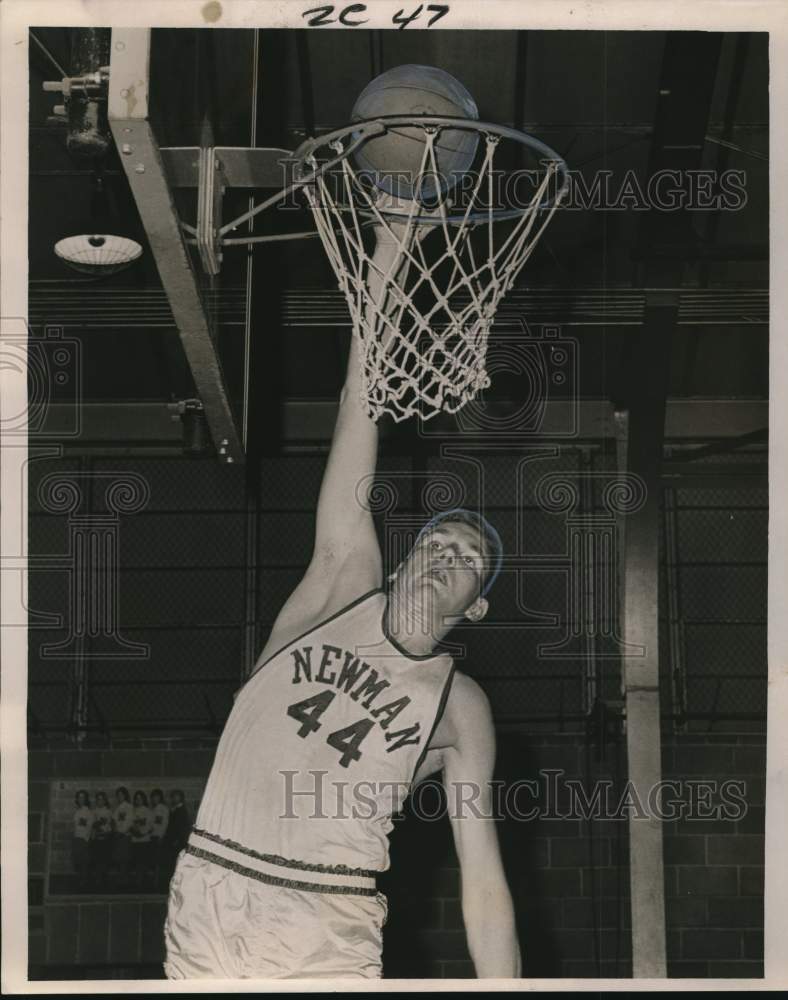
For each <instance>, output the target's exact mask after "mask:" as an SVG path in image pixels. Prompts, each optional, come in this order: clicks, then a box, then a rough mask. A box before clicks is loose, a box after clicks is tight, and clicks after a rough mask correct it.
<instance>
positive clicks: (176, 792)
mask: <svg viewBox="0 0 788 1000" xmlns="http://www.w3.org/2000/svg"><path fill="white" fill-rule="evenodd" d="M173 795H177V796H178V799H179V800H180V803H181V805H183V804H184V802H185V801H186V796H185V795H184V794H183V792H182V791H181V790H180V788H173V790H172V791H171V792H170V798H172V796H173Z"/></svg>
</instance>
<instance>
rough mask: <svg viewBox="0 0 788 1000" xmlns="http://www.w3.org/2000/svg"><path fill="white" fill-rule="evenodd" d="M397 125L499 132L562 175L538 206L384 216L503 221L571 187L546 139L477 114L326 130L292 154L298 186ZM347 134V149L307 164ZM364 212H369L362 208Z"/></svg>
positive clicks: (430, 221)
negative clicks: (317, 153) (314, 164)
mask: <svg viewBox="0 0 788 1000" xmlns="http://www.w3.org/2000/svg"><path fill="white" fill-rule="evenodd" d="M398 126H409V127H411V128H412V127H417V128H425V129H427V128H452V129H459V130H466V131H473V132H478V133H480V134H481V135H482V136H486V135H496V136H498V137H499V138H503V139H512V140H513V141H515V142H519V143H520V145H522V146H526V147H527V148H528V149H529V150H530V151H531V152H533V153H536V154H537V155H538V158H539V159H540V160H541V161H547V162H549V163H554V164H555V165H556V171H557V176H558V177H560V178H561V182H560V185H559V187H558V190H557V191H556V193H555V195H553V196H552V197H551V198H546V199H545V200H544V201H542V202H540V203H539V204H538V205H537V206H534V205H530V204H529V205H525V206H523V207H512V208H502V209H493V210H492V211H484V212H477V213H471V214H469V215H466V214H465V213H464V212H463V213H457V214H446V215H443V216H439V217H435V216H432V215H417V216H411V215H410V214H409V213H403V212H397V211H392V210H391V209H384V208H381V209H379V210H378V211H379V212H380V214H381V216H384V217H387V218H409V219H411V221H413V222H417V223H418V224H419V225H431V226H438V225H442V224H443V223H444V222H445V223H448V224H449V225H461V224H467V223H477V222H487V221H489V220H490V219H492V220H493V221H503V220H505V219H514V218H517V217H518V216H520V215H524V214H525V213H526V212H533V211H538V212H544V211H548V210H550V209H552V208H554V207H555V206H556V205H557V204H558V202H559V201H560V200H561V199H562V198H563V196H564V195H565V194H566V192H567V190H568V187H569V168H568V167H567V165H566V161H565V160H564V159H563V157H562V156H560V155H559V154H558V153H556V151H555V150H554V149H551V148H550V146H548V145H547V144H546V143H544V142H542V141H541V140H539V139H536V138H534V136H532V135H529V134H528V133H527V132H522V131H520V130H519V129H516V128H512V127H510V126H508V125H498V124H496V123H495V122H486V121H479V120H478V119H476V118H453V117H451V116H449V115H380V116H378V117H376V118H367V119H360V120H359V121H357V122H354V123H353V124H351V125H345V126H343V127H342V128H338V129H334V130H333V131H332V132H327V133H326V134H325V135H322V136H319V137H315V138H311V139H305V140H304V142H302V143H301V145H300V146H299V147H298V148H297V149H296V150H295V152H294V153H293V155H292V157H291V162H292V163H293V165H294V173H293V177H294V181H295V186H298V187H302V186H305V185H308V184H310V183H311V182H312V181H313V180H317V178H318V177H320V176H321V175H322V174H324V173H326V172H327V171H328V170H329V169H331V167H333V166H335V165H336V164H337V163H338V162H341V161H342V160H344V159H347V158H348V157H349V156H350V155H351V154H352V153H354V152H355V151H356V150H357V149H358V148H359V146H361V145H363V143H364V142H367V141H368V140H370V139H373V138H375V137H377V136H380V135H383V134H385V133H386V132H388V131H389V129H390V128H395V127H398ZM347 136H350V137H351V140H352V141H351V142H350V143H349V144H348V146H347V148H346V149H343V150H342V151H341V152H339V151H336V152H337V155H335V156H333V157H332V158H331V159H330V160H328V161H327V162H326V163H324V164H321V165H320V166H318V167H317V169H313V168H312V167H309V166H308V165H307V162H306V161H307V159H308V158H309V157H310V156H312V155H313V154H314V153H315V151H316V150H318V149H320V148H322V147H325V146H330V145H331V144H332V143H337V142H340V141H341V140H342V139H344V138H345V137H347ZM362 214H366V213H363V212H362Z"/></svg>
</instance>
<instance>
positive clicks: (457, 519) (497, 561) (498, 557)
mask: <svg viewBox="0 0 788 1000" xmlns="http://www.w3.org/2000/svg"><path fill="white" fill-rule="evenodd" d="M441 524H467V525H469V526H470V527H472V528H475V529H476V530H477V531H478V532H479V538H480V539H481V542H482V558H483V559H484V563H485V569H486V575H485V577H484V581H483V583H482V587H481V593H482V595H484V594H486V593H487V591H488V590H489V589H490V587H492V585H493V584H494V583H495V580H496V577H497V576H498V574H499V573H500V572H501V565H502V563H503V543H502V542H501V536H500V535H499V534H498V532H497V531H496V530H495V528H494V527H493V526H492V525H491V524H490V522H489V521H488V520H487V519H486V518H484V517H482V516H481V514H476V513H475V512H474V511H472V510H466V509H465V508H464V507H455V508H454V509H453V510H444V511H441V513H440V514H436V515H435V517H433V518H431V519H430V520H429V521H427V523H426V524H425V525H424V527H423V528H422V529H421V531H420V532H419V534H418V536H417V537H416V542H418V541H419V539H420V538H421V536H422V535H424V534H425V533H426V532H428V531H432V530H433V529H434V528H437V527H438V526H439V525H441Z"/></svg>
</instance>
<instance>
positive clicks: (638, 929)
mask: <svg viewBox="0 0 788 1000" xmlns="http://www.w3.org/2000/svg"><path fill="white" fill-rule="evenodd" d="M677 310H678V301H677V297H676V296H675V294H674V293H671V292H653V293H650V295H649V297H648V298H647V301H646V312H645V317H644V322H643V326H642V328H641V330H640V333H639V335H638V336H637V340H636V343H635V344H634V348H633V357H636V361H635V364H634V365H633V367H632V371H631V383H630V400H629V408H628V414H627V418H626V420H625V421H623V420H621V419H619V448H618V455H619V462H620V463H621V462H622V459H623V463H624V466H623V469H622V471H626V472H627V473H633V474H636V475H638V476H639V477H640V479H641V480H642V482H643V485H644V486H645V490H646V499H645V502H644V503H643V505H642V506H641V507H640V508H639V509H638V510H637V511H635V512H633V513H632V514H630V515H629V516H628V518H627V520H628V524H627V529H626V534H625V540H624V545H623V550H624V565H623V592H622V605H623V614H622V616H621V617H622V621H623V629H624V632H623V635H624V640H625V642H626V643H631V644H633V645H639V646H641V647H642V648H643V655H641V656H632V655H626V656H625V657H624V659H623V677H622V681H623V693H624V699H625V706H626V707H625V713H626V731H627V754H628V759H629V781H630V785H631V787H632V788H633V790H634V793H635V794H636V795H637V798H638V800H639V801H640V802H641V803H644V804H647V803H648V802H649V793H650V791H651V789H652V788H654V787H655V785H656V784H657V783H658V782H659V781H660V780H661V777H662V760H661V731H660V700H659V609H658V601H657V595H658V585H659V506H660V499H661V480H660V469H661V461H662V449H663V440H664V427H665V397H666V386H667V377H668V372H669V365H670V354H671V350H670V345H671V341H672V331H673V329H674V326H675V322H676V314H677ZM624 433H625V435H626V436H625V437H624ZM626 648H627V647H625V649H626ZM645 812H646V816H637V815H634V814H633V815H631V816H630V819H629V856H630V899H631V907H632V974H633V976H634V977H635V978H657V977H664V976H665V975H666V974H667V959H666V942H665V882H664V867H663V845H662V823H661V820H660V819H658V818H657V817H655V816H652V815H650V812H649V810H648V808H646V810H645Z"/></svg>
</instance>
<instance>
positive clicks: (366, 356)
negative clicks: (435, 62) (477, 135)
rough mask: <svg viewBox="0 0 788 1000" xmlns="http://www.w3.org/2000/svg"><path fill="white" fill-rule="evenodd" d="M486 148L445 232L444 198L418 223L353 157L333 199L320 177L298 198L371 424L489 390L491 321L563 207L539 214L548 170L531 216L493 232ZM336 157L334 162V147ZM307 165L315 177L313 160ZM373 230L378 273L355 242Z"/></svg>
mask: <svg viewBox="0 0 788 1000" xmlns="http://www.w3.org/2000/svg"><path fill="white" fill-rule="evenodd" d="M424 132H425V147H424V155H423V157H422V162H421V168H420V172H419V174H418V176H417V178H416V179H415V184H414V189H416V190H418V184H419V181H420V180H421V179H422V178H423V177H424V175H425V172H426V173H427V175H428V176H430V175H431V176H432V177H434V176H436V175H437V174H438V166H437V162H436V156H435V151H434V144H435V141H436V136H437V130H436V129H428V128H425V129H424ZM485 139H486V148H485V149H484V159H483V163H482V165H481V167H480V168H479V169H478V171H475V172H474V175H473V176H474V178H475V180H474V184H473V188H472V190H471V191H470V192H465V196H466V197H467V198H468V202H467V204H466V205H465V206H464V208H463V211H462V215H461V220H460V221H459V222H457V221H454V222H449V221H447V215H448V214H449V212H448V211H447V206H446V199H445V198H443V199H441V203H440V205H439V206H438V207H437V208H436V209H434V210H433V211H431V212H430V213H428V214H429V217H430V218H431V219H432V220H433V221H431V222H429V223H425V222H424V219H425V217H426V213H425V210H424V209H423V207H421V206H420V205H419V204H418V203H417V202H415V201H399V200H397V199H396V198H393V197H392V196H390V195H386V194H385V193H384V192H381V191H379V190H377V189H374V188H373V189H372V190H370V188H369V187H368V186H365V185H364V184H363V183H362V182H361V181H360V180H359V177H358V175H357V172H356V170H355V169H354V167H353V164H352V163H351V162H350V161H351V157H350V156H345V157H343V158H342V159H341V161H340V163H339V164H338V169H339V170H341V180H340V183H339V184H338V185H337V184H336V176H334V186H333V190H331V185H330V184H329V183H328V182H327V178H328V177H329V176H331V175H329V174H328V173H325V174H319V175H318V176H317V177H316V178H315V180H314V182H312V183H310V184H308V185H306V187H305V191H306V195H307V198H308V200H309V203H310V206H311V208H312V211H313V213H314V218H315V222H316V226H317V230H318V233H319V234H320V238H321V240H322V242H323V246H324V247H325V250H326V253H327V254H328V258H329V260H330V262H331V266H332V267H333V269H334V271H335V273H336V275H337V278H338V279H339V287H340V289H341V290H342V291H343V292H344V295H345V298H346V300H347V304H348V307H349V309H350V315H351V318H352V321H353V330H354V333H355V334H357V335H358V336H359V337H360V340H361V352H360V357H361V375H362V387H363V388H362V392H363V400H364V402H365V404H366V408H367V412H368V413H369V415H370V416H371V417H372V419H374V420H377V419H378V418H379V417H380V416H381V415H382V414H383V413H388V414H390V415H391V416H392V417H393V419H394V420H395V421H397V422H399V421H401V420H405V419H407V418H408V417H411V416H416V415H418V416H420V417H421V418H422V419H424V420H427V419H429V418H431V417H434V416H435V415H436V414H437V413H439V412H440V411H441V410H445V411H447V412H449V413H455V412H456V411H457V410H459V409H460V408H461V407H462V406H464V405H465V403H467V402H468V401H469V400H471V399H473V398H474V397H475V396H476V394H477V393H478V392H479V391H480V390H482V389H485V388H487V386H489V384H490V379H489V377H488V375H487V371H486V367H485V358H486V354H487V342H488V337H489V333H490V326H491V324H492V321H493V318H494V316H495V312H496V309H497V308H498V304H499V302H500V301H501V299H502V297H503V296H504V295H505V294H506V292H507V291H509V289H510V288H511V287H512V285H513V284H514V280H515V278H516V277H517V274H518V273H519V271H520V269H521V268H522V266H523V265H524V264H525V262H526V261H527V260H528V257H529V256H530V255H531V252H532V251H533V249H534V247H535V246H536V243H537V241H538V240H539V237H540V236H541V234H542V232H543V230H544V229H545V227H546V226H547V224H548V222H549V221H550V219H551V218H552V215H553V212H554V211H555V208H556V206H557V204H558V201H559V200H560V199H559V198H556V199H555V200H554V202H553V204H552V205H551V206H550V207H549V208H547V209H544V210H543V211H542V212H541V213H540V211H539V208H540V205H543V204H544V202H545V200H546V193H547V191H548V188H549V185H550V182H551V180H553V179H554V177H555V174H556V170H557V165H556V164H548V165H547V167H546V169H545V173H544V178H543V179H541V180H540V182H539V184H538V187H537V189H536V191H535V193H534V194H533V197H532V198H531V200H530V201H529V203H528V205H527V206H526V207H524V208H523V209H522V211H521V214H519V215H517V216H516V217H515V219H514V220H513V221H510V222H509V223H508V224H504V225H501V219H500V215H499V216H498V217H497V218H496V216H495V214H494V212H493V210H492V208H490V205H491V204H492V190H491V187H490V186H491V184H492V178H493V173H492V163H493V157H494V155H495V150H496V147H497V145H498V141H499V137H498V136H496V135H491V134H487V135H486V137H485ZM332 148H333V149H334V152H335V153H341V152H342V147H341V146H339V145H335V144H332ZM306 162H307V165H308V166H309V167H310V168H312V169H315V168H316V167H317V162H316V161H315V160H314V158H313V159H311V160H307V161H306ZM392 212H396V213H398V214H397V215H396V217H395V216H393V215H392V214H391V213H392ZM480 215H481V216H482V217H481V218H480ZM419 217H420V218H421V221H420V219H419ZM370 225H374V226H375V232H376V236H377V240H378V242H383V243H384V244H386V245H387V250H388V252H387V253H386V255H385V267H381V266H380V265H379V263H377V262H376V260H375V259H373V255H371V254H369V253H368V252H367V250H366V249H365V246H364V240H363V238H362V234H363V232H364V231H365V230H368V228H369V226H370ZM480 228H483V230H486V232H485V236H486V239H485V240H484V241H478V240H477V241H475V242H476V246H475V247H474V241H472V240H470V239H469V235H470V233H471V230H472V229H476V231H477V233H478V230H479V229H480ZM438 234H440V235H438ZM425 243H426V244H427V246H428V248H429V250H430V257H429V259H428V258H427V257H426V256H425V253H424V244H425ZM496 243H497V244H499V245H496ZM436 244H437V246H436ZM480 247H481V249H480ZM417 297H418V303H417V301H416V298H417Z"/></svg>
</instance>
